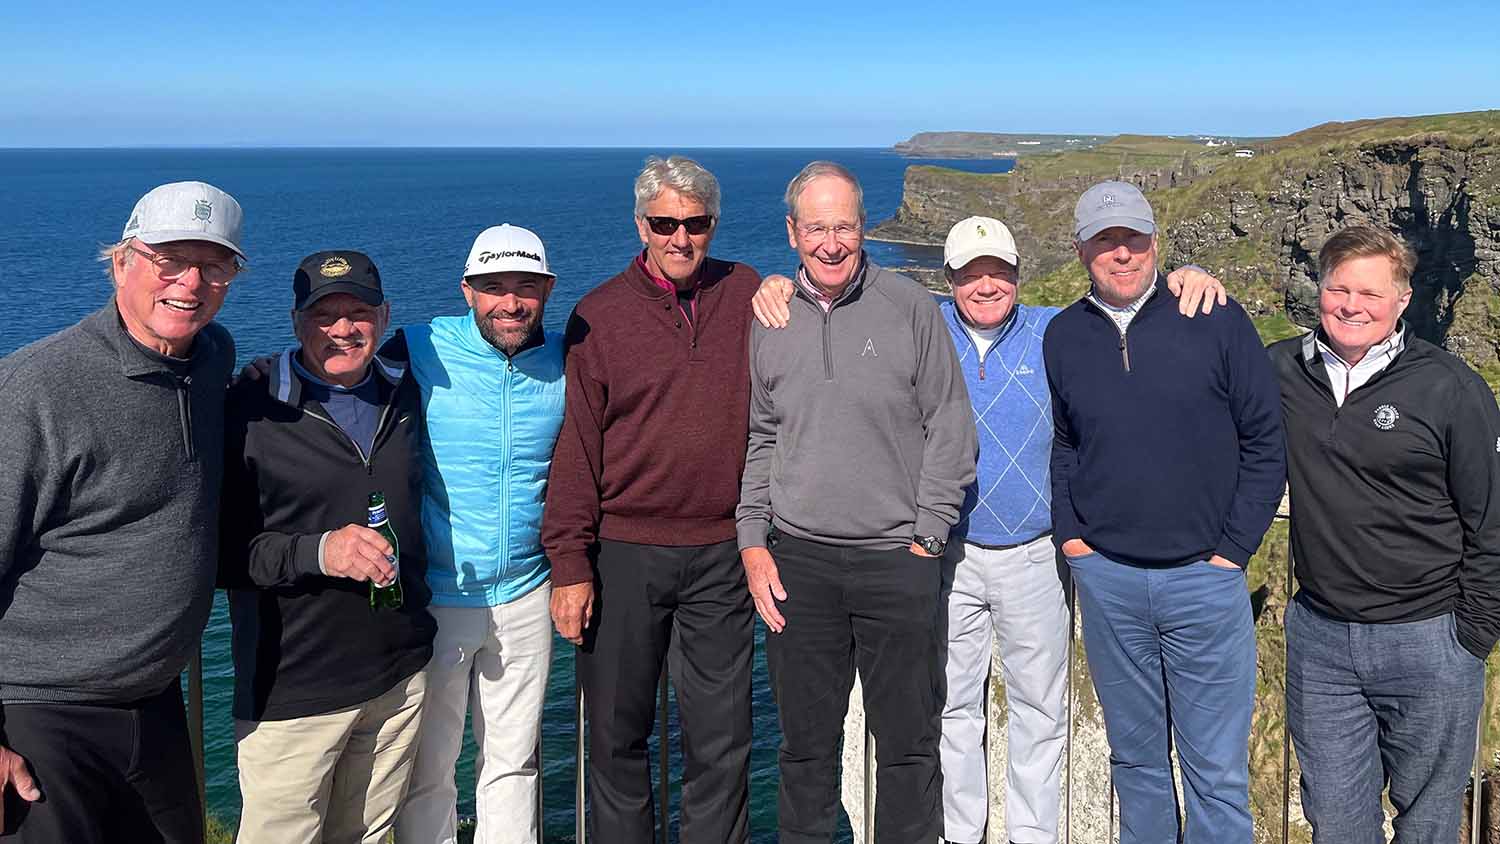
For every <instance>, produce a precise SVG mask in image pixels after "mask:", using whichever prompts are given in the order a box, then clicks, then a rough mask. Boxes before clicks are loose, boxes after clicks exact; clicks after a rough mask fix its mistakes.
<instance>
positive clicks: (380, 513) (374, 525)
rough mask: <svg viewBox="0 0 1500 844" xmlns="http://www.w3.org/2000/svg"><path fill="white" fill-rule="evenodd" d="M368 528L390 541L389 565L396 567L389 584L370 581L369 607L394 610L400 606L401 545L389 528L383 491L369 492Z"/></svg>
mask: <svg viewBox="0 0 1500 844" xmlns="http://www.w3.org/2000/svg"><path fill="white" fill-rule="evenodd" d="M368 524H369V526H370V530H373V531H375V532H376V533H378V534H380V535H381V536H383V537H385V541H386V542H389V543H391V565H392V566H394V567H395V569H396V577H395V579H393V580H392V581H391V585H390V586H376V585H375V581H373V580H372V581H370V609H372V610H381V609H388V610H394V609H398V608H399V607H400V606H401V546H400V544H399V543H397V541H396V532H395V531H394V530H392V529H391V520H390V518H388V517H387V516H386V512H385V493H383V492H378V491H377V492H372V493H370V517H369V522H368Z"/></svg>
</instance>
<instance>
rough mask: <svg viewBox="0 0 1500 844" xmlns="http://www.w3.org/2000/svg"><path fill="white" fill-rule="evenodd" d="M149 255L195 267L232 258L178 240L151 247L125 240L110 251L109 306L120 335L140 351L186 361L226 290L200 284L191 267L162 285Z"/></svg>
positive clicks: (199, 276)
mask: <svg viewBox="0 0 1500 844" xmlns="http://www.w3.org/2000/svg"><path fill="white" fill-rule="evenodd" d="M137 250H140V251H137ZM153 254H154V255H167V256H171V257H176V258H182V259H185V260H187V261H190V262H193V263H195V264H224V265H231V264H233V263H234V253H233V252H231V251H230V250H228V249H226V248H225V247H223V246H220V245H218V244H217V243H209V242H207V241H202V240H179V241H174V242H172V243H163V244H160V245H158V246H156V247H150V246H147V245H145V244H144V243H140V242H139V241H136V240H131V241H128V242H126V243H125V244H124V245H123V246H122V247H120V248H119V249H116V250H115V255H114V258H113V259H112V260H111V262H110V266H111V270H112V275H113V277H114V282H115V304H116V305H117V306H118V308H119V311H120V319H121V320H122V321H123V322H124V323H125V329H126V331H128V332H130V336H131V337H134V338H135V340H136V342H138V343H140V344H141V345H143V346H146V347H148V348H151V349H155V350H157V351H158V352H161V353H162V354H165V355H169V356H171V357H179V358H180V357H187V355H188V353H189V352H190V351H191V350H192V348H193V338H194V337H196V336H197V334H198V332H199V331H201V330H203V327H204V326H206V325H208V324H209V323H210V322H212V321H213V318H214V315H215V314H217V313H218V312H219V307H220V306H221V305H223V304H224V296H225V294H226V293H228V292H229V288H228V287H224V286H220V287H215V286H214V285H211V284H208V283H206V282H204V280H203V276H202V271H201V270H200V269H199V268H198V267H196V266H195V267H192V268H190V269H189V270H188V271H187V272H185V273H183V274H182V276H181V277H179V278H177V279H175V280H172V281H167V280H165V279H163V278H162V277H161V274H160V271H159V270H158V269H157V267H156V264H154V263H152V261H151V259H150V258H149V257H148V255H153Z"/></svg>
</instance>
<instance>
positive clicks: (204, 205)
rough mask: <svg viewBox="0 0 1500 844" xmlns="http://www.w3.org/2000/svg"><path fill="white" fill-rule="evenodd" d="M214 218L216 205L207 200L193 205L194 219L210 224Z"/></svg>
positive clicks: (201, 200)
mask: <svg viewBox="0 0 1500 844" xmlns="http://www.w3.org/2000/svg"><path fill="white" fill-rule="evenodd" d="M213 216H214V204H213V203H212V202H209V201H208V200H206V199H200V200H198V201H197V202H194V203H193V219H194V220H202V221H203V222H205V223H206V222H208V221H209V220H212V219H213Z"/></svg>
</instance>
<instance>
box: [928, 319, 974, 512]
mask: <svg viewBox="0 0 1500 844" xmlns="http://www.w3.org/2000/svg"><path fill="white" fill-rule="evenodd" d="M912 328H913V331H914V336H915V340H916V349H917V370H916V372H917V383H916V391H917V408H918V410H919V411H920V412H921V414H922V424H923V427H924V428H925V429H926V445H925V446H924V447H923V449H922V473H921V474H920V475H919V476H918V478H917V514H916V524H915V527H914V530H915V532H916V535H917V536H936V537H937V538H939V539H942V540H944V541H946V540H947V538H948V530H949V529H950V528H952V527H953V525H955V524H957V523H958V513H959V508H961V507H962V506H963V501H964V489H965V488H966V487H968V486H969V484H972V483H973V482H974V474H975V471H976V469H975V467H976V463H977V461H978V459H979V439H978V435H977V434H976V433H975V430H974V406H973V404H972V403H971V402H970V401H969V388H968V386H967V385H966V384H965V383H964V373H963V369H962V368H961V367H960V366H959V363H958V354H957V352H955V351H954V348H953V336H952V335H951V334H950V333H949V332H948V326H947V324H946V323H945V322H944V321H943V314H942V311H940V310H938V306H937V303H936V302H934V301H933V300H932V297H931V296H930V295H927V294H926V292H925V290H924V291H923V293H922V295H921V296H920V297H919V298H918V300H917V302H916V305H915V312H914V314H913V325H912Z"/></svg>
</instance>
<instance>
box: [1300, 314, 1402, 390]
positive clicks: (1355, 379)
mask: <svg viewBox="0 0 1500 844" xmlns="http://www.w3.org/2000/svg"><path fill="white" fill-rule="evenodd" d="M1314 342H1316V343H1317V346H1318V354H1319V355H1320V356H1322V358H1323V369H1324V370H1325V371H1326V372H1327V373H1328V385H1329V386H1330V387H1332V388H1333V400H1334V401H1335V402H1337V403H1338V406H1339V407H1343V406H1344V399H1345V398H1347V397H1348V395H1349V394H1350V393H1352V392H1354V391H1355V390H1357V389H1359V388H1360V387H1362V386H1364V385H1365V384H1366V383H1367V382H1368V381H1369V380H1370V379H1371V378H1374V377H1375V375H1376V373H1378V372H1380V371H1381V370H1382V369H1385V368H1386V367H1387V366H1390V365H1391V361H1393V360H1395V359H1396V356H1397V355H1399V354H1401V350H1402V349H1404V348H1406V337H1405V333H1404V332H1403V331H1402V330H1401V325H1400V324H1399V323H1398V324H1397V325H1396V330H1395V331H1392V332H1391V336H1389V337H1387V338H1385V339H1384V340H1381V341H1380V342H1379V343H1376V344H1375V345H1373V346H1371V347H1370V350H1369V351H1367V352H1365V356H1364V357H1362V358H1360V359H1359V363H1356V364H1354V365H1352V366H1351V365H1350V364H1349V363H1347V362H1346V361H1345V360H1344V359H1343V358H1341V357H1339V355H1338V352H1335V351H1334V350H1333V347H1332V346H1329V345H1328V344H1327V343H1325V342H1323V338H1322V337H1321V336H1316V337H1315V340H1314Z"/></svg>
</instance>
